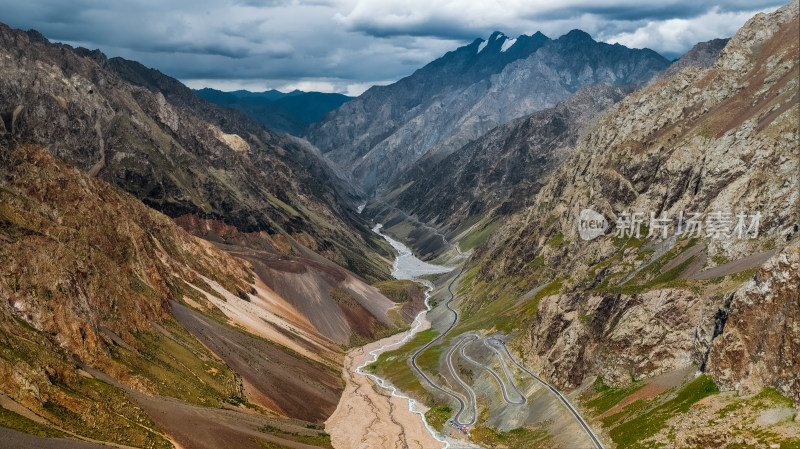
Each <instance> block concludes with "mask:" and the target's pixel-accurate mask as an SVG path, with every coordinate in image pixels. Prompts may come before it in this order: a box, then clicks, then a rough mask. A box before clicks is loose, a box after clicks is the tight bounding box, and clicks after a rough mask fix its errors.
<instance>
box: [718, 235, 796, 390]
mask: <svg viewBox="0 0 800 449" xmlns="http://www.w3.org/2000/svg"><path fill="white" fill-rule="evenodd" d="M798 285H800V248H799V247H797V246H790V247H787V248H785V249H784V250H783V251H782V252H781V253H779V254H776V255H775V256H774V257H772V258H771V259H770V260H769V261H768V262H767V263H765V264H764V265H763V266H762V267H761V268H760V269H759V270H758V271H757V272H756V274H755V276H753V279H751V280H750V281H749V282H747V283H745V284H744V285H742V286H741V287H740V288H739V289H738V290H736V292H735V293H734V294H733V298H732V299H731V303H730V307H729V309H728V310H727V311H726V317H727V320H726V321H725V323H724V327H723V328H722V333H721V335H719V336H718V337H717V338H715V339H714V346H713V348H712V349H711V353H710V355H709V358H708V363H707V365H706V369H707V370H708V372H709V373H711V375H712V376H713V377H714V379H715V380H716V381H717V383H718V384H719V385H720V386H721V387H723V388H726V389H732V390H737V391H740V392H743V393H745V394H752V393H757V392H759V391H761V389H762V388H764V387H773V388H775V389H777V390H778V391H780V392H781V393H782V394H783V395H785V396H787V397H790V398H792V399H794V400H795V402H796V403H800V379H798V376H797V370H798V366H800V326H798V322H800V292H798Z"/></svg>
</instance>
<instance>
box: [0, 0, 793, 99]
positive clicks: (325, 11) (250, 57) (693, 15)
mask: <svg viewBox="0 0 800 449" xmlns="http://www.w3.org/2000/svg"><path fill="white" fill-rule="evenodd" d="M787 1H788V0H778V1H775V0H733V1H728V2H709V1H706V0H660V1H658V2H652V3H649V2H643V1H641V0H559V1H553V0H500V1H494V2H491V1H483V0H310V1H297V0H295V1H290V0H267V1H257V0H238V1H237V0H191V1H190V0H177V1H163V0H137V1H127V2H123V1H118V0H72V1H69V2H65V1H63V0H25V1H19V0H0V21H2V22H5V23H7V24H8V25H10V26H12V27H14V28H22V29H29V28H34V29H37V30H39V31H41V32H42V33H43V34H44V35H45V36H47V37H48V38H49V39H50V40H54V41H61V42H66V43H69V44H72V45H76V46H77V45H81V46H84V47H88V48H90V49H95V48H99V49H101V50H102V51H103V52H105V53H106V54H107V55H109V56H122V57H125V58H128V59H134V60H137V61H139V62H142V63H143V64H145V65H147V66H150V67H155V68H157V69H159V70H161V71H162V72H164V73H166V74H168V75H171V76H174V77H176V78H178V79H180V80H182V81H183V82H185V83H186V84H188V85H189V86H190V87H193V88H199V87H205V86H209V87H215V88H218V89H223V90H234V89H240V88H243V89H249V90H254V91H262V90H266V89H272V88H276V89H280V90H284V91H285V90H291V89H294V88H298V89H301V90H319V91H325V92H342V93H348V94H351V95H357V94H359V93H361V92H362V91H364V90H365V89H366V88H367V87H369V86H371V85H373V84H387V83H389V82H392V81H396V80H397V79H399V78H402V77H403V76H406V75H409V74H411V73H412V72H413V71H414V70H415V69H417V68H419V67H421V66H423V65H425V64H426V63H428V62H430V61H431V60H433V59H435V58H437V57H439V56H441V55H442V54H444V53H445V52H447V51H449V50H452V49H454V48H456V47H458V46H460V45H464V44H467V43H469V42H471V41H472V40H474V39H475V38H478V37H481V38H484V39H486V38H487V37H488V36H489V34H490V33H491V32H492V31H494V30H499V31H502V32H504V33H505V34H506V35H508V36H517V35H520V34H533V33H534V32H536V31H541V32H543V33H544V34H546V35H547V36H549V37H551V38H556V37H558V36H560V35H562V34H564V33H566V32H568V31H569V30H571V29H574V28H579V29H582V30H584V31H586V32H588V33H589V34H591V35H592V36H593V37H594V38H595V39H596V40H599V41H605V42H610V43H614V42H619V43H621V44H623V45H627V46H629V47H636V48H642V47H648V48H652V49H653V50H656V51H658V52H659V53H661V54H663V55H664V56H666V57H668V58H674V57H677V56H679V55H680V54H681V53H683V52H684V51H686V50H688V49H689V48H690V47H691V46H692V45H693V44H694V43H696V42H699V41H705V40H709V39H713V38H716V37H729V36H731V35H733V34H734V33H735V32H736V30H737V29H738V28H739V27H740V26H742V25H743V24H744V23H745V21H747V19H749V18H750V17H752V16H753V15H754V14H755V13H757V12H758V11H772V10H774V9H776V8H777V7H778V6H780V5H782V4H784V3H786V2H787Z"/></svg>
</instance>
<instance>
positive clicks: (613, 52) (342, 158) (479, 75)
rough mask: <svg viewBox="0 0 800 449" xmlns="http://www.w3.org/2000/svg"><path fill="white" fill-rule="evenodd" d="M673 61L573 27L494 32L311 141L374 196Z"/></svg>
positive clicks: (319, 128) (365, 98)
mask: <svg viewBox="0 0 800 449" xmlns="http://www.w3.org/2000/svg"><path fill="white" fill-rule="evenodd" d="M668 65H669V62H668V61H667V60H666V59H664V58H663V57H661V56H660V55H658V54H657V53H655V52H653V51H651V50H631V49H628V48H625V47H623V46H620V45H608V44H603V43H598V42H595V41H594V40H592V39H591V37H590V36H589V35H588V34H586V33H584V32H581V31H578V30H574V31H572V32H570V33H568V34H566V35H564V36H562V37H560V38H559V39H555V40H551V39H549V38H547V37H546V36H544V35H543V34H541V33H536V34H535V35H533V36H524V35H523V36H520V37H518V38H517V39H509V38H508V37H506V36H504V35H503V34H502V33H498V32H496V33H494V34H492V36H491V37H490V38H489V40H488V41H484V40H482V39H476V40H475V41H474V42H472V43H471V44H469V45H466V46H464V47H461V48H459V49H457V50H455V51H452V52H449V53H447V54H446V55H444V56H443V57H441V58H439V59H437V60H435V61H433V62H431V63H430V64H428V65H426V66H425V67H423V68H421V69H419V70H417V71H416V72H414V74H412V75H411V76H409V77H406V78H403V79H402V80H400V81H398V82H397V83H394V84H392V85H389V86H377V87H373V88H371V89H369V90H368V91H367V92H365V93H364V94H362V95H361V96H360V97H358V98H357V99H355V100H352V101H350V102H348V103H345V104H344V105H343V106H342V107H341V108H339V109H337V110H335V111H333V112H331V113H330V114H328V115H327V116H326V117H325V118H323V119H322V120H321V121H320V122H318V123H316V124H314V125H312V126H311V127H310V128H309V131H308V133H307V138H308V139H309V140H310V141H311V142H312V143H314V144H315V145H316V146H318V147H319V148H320V150H321V151H322V152H323V153H325V154H326V156H327V157H329V158H330V159H331V160H332V161H334V162H336V163H337V164H339V165H340V166H342V167H348V168H350V167H352V169H351V172H352V174H353V176H354V177H355V179H356V180H357V181H359V182H360V183H361V184H362V185H363V186H364V188H365V189H366V190H368V191H370V192H372V191H375V190H376V189H380V188H381V187H383V186H385V185H386V184H387V183H388V182H389V181H391V179H392V177H393V176H394V175H395V174H396V173H397V171H398V170H399V169H402V168H403V167H406V166H407V165H409V164H410V163H412V162H414V161H415V160H417V159H418V158H420V157H421V156H423V155H424V154H425V153H427V152H429V151H441V152H444V153H449V152H451V151H453V150H455V149H457V148H459V147H460V146H463V145H464V144H466V143H467V142H469V141H471V140H473V139H475V138H477V137H479V136H481V135H482V134H484V133H485V132H487V131H488V130H490V129H492V128H494V127H495V126H497V125H499V124H503V123H506V122H508V121H509V120H512V119H514V118H517V117H521V116H524V115H526V114H530V113H532V112H534V111H537V110H541V109H545V108H549V107H553V106H555V104H556V103H558V102H559V101H561V100H565V99H566V98H567V97H569V96H570V94H571V93H573V92H575V91H577V90H578V89H579V88H580V87H581V86H585V85H589V84H595V83H598V82H605V83H607V84H611V85H624V84H632V83H637V82H642V81H646V80H647V79H649V78H650V77H651V76H652V75H653V74H654V73H656V72H658V71H660V70H662V69H664V68H666V67H667V66H668Z"/></svg>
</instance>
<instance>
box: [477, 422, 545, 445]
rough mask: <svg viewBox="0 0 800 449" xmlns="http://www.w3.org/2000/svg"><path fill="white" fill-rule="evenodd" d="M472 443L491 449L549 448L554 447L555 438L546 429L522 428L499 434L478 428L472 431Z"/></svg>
mask: <svg viewBox="0 0 800 449" xmlns="http://www.w3.org/2000/svg"><path fill="white" fill-rule="evenodd" d="M471 434H472V441H474V442H475V443H477V444H479V445H481V446H483V447H491V448H495V447H497V448H500V447H502V448H507V447H509V448H522V447H524V448H526V449H534V448H540V447H541V448H547V447H552V445H553V443H552V439H553V436H552V435H550V433H549V432H548V431H547V430H546V429H542V428H536V429H529V428H526V427H520V428H517V429H514V430H510V431H508V432H499V431H497V430H495V429H493V428H491V427H484V426H476V427H474V428H473V429H472V430H471Z"/></svg>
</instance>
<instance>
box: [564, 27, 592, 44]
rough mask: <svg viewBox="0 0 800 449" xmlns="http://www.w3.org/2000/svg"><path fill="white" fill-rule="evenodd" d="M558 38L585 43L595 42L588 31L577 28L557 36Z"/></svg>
mask: <svg viewBox="0 0 800 449" xmlns="http://www.w3.org/2000/svg"><path fill="white" fill-rule="evenodd" d="M558 40H559V41H561V42H571V43H587V44H590V43H595V42H597V41H595V40H594V39H593V38H592V36H591V35H590V34H589V33H587V32H585V31H583V30H579V29H574V30H571V31H570V32H569V33H567V34H565V35H563V36H561V37H559V38H558Z"/></svg>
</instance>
